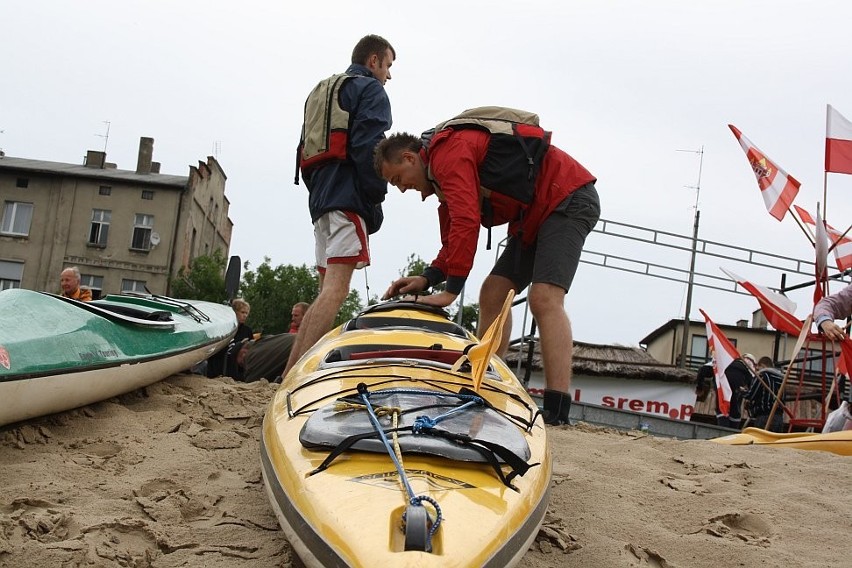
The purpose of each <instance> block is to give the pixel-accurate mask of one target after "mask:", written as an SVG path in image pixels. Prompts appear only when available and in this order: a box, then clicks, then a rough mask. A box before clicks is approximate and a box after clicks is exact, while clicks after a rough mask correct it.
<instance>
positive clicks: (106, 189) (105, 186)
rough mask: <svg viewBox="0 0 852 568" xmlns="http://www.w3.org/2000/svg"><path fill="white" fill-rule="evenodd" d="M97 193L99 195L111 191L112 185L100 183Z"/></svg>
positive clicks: (107, 193)
mask: <svg viewBox="0 0 852 568" xmlns="http://www.w3.org/2000/svg"><path fill="white" fill-rule="evenodd" d="M98 193H99V194H100V195H109V194H110V193H112V187H110V186H108V185H102V186H101V187H100V189H99V190H98Z"/></svg>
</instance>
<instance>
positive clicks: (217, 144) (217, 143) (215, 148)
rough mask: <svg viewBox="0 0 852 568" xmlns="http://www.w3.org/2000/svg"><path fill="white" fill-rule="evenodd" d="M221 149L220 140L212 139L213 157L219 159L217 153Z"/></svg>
mask: <svg viewBox="0 0 852 568" xmlns="http://www.w3.org/2000/svg"><path fill="white" fill-rule="evenodd" d="M221 151H222V141H221V140H214V141H213V157H214V158H216V159H217V160H218V159H219V153H220V152H221Z"/></svg>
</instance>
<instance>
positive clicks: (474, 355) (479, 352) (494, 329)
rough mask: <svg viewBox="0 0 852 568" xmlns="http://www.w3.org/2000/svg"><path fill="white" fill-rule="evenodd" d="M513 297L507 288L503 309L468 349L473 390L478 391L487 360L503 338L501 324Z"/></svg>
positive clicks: (508, 310) (510, 307)
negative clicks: (477, 341)
mask: <svg viewBox="0 0 852 568" xmlns="http://www.w3.org/2000/svg"><path fill="white" fill-rule="evenodd" d="M514 298H515V291H514V290H509V293H508V294H506V299H505V300H504V301H503V309H502V310H500V315H498V316H497V318H496V319H495V320H494V321H493V322H492V323H491V325H490V326H488V329H487V330H485V333H484V334H483V335H482V338H480V340H479V343H477V344H476V345H474V346H473V347H471V348H470V349H469V350H468V353H467V356H468V358H469V359H470V365H471V378H473V390H475V391H479V386H480V385H481V384H482V378H483V377H484V376H485V370H486V369H488V362H489V361H491V356H492V355H494V353H496V352H497V348H498V347H500V340H501V339H502V338H503V324H505V323H506V320H507V319H509V312H510V310H511V309H512V300H513V299H514Z"/></svg>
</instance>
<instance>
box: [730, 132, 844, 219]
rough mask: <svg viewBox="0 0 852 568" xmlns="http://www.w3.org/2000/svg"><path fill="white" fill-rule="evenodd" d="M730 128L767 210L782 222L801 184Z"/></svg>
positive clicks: (749, 141)
mask: <svg viewBox="0 0 852 568" xmlns="http://www.w3.org/2000/svg"><path fill="white" fill-rule="evenodd" d="M728 128H730V129H731V132H733V133H734V136H736V137H737V141H738V142H739V143H740V146H742V149H743V151H744V152H745V153H746V158H747V159H748V162H749V164H751V169H752V170H754V175H755V177H757V185H758V186H760V194H761V195H762V196H763V202H764V203H765V204H766V209H767V210H768V211H769V214H770V215H772V216H773V217H775V218H776V219H778V220H779V221H781V220H782V219H784V215H786V214H787V210H788V209H790V205H791V204H792V203H793V200H794V199H795V198H796V195H797V194H798V193H799V186H800V185H801V184H800V183H799V182H798V181H796V179H795V178H794V177H793V176H791V175H788V174H787V172H785V171H784V170H782V169H781V168H779V167H778V166H776V165H775V164H774V163H773V162H772V160H770V159H769V158H767V157H766V155H765V154H764V153H763V152H761V151H760V150H759V149H758V148H757V147H756V146H755V145H754V144H752V143H751V140H749V139H748V138H746V137H745V136H743V133H742V132H740V131H739V130H738V129H737V127H736V126H734V125H733V124H729V125H728ZM850 173H852V172H850Z"/></svg>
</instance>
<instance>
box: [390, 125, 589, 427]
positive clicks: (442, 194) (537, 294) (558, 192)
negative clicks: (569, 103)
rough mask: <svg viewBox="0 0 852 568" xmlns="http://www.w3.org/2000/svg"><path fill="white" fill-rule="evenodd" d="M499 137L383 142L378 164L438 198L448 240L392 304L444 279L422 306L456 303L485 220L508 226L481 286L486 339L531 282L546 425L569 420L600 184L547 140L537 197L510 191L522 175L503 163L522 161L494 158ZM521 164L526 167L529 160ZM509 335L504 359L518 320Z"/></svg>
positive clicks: (455, 132) (466, 134)
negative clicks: (572, 293) (574, 302)
mask: <svg viewBox="0 0 852 568" xmlns="http://www.w3.org/2000/svg"><path fill="white" fill-rule="evenodd" d="M492 138H494V135H493V134H492V133H489V132H488V131H486V130H484V129H477V128H463V127H462V128H446V129H444V130H440V131H439V132H437V133H435V135H434V136H433V137H432V139H431V141H430V142H429V146H428V148H427V147H425V146H424V144H423V141H422V140H421V138H419V137H417V136H414V135H411V134H406V133H398V134H394V135H393V136H391V137H389V138H388V139H387V140H384V141H382V142H381V143H379V145H378V146H377V148H376V152H375V160H374V165H375V167H376V170H377V171H378V172H379V173H380V174H381V176H382V177H383V178H384V179H386V180H387V181H388V182H389V183H390V184H391V185H394V186H396V187H397V188H399V189H400V191H402V192H405V191H407V190H409V189H415V190H417V191H418V192H419V193H420V196H421V198H422V199H424V200H425V199H426V198H427V197H429V196H430V195H432V194H435V195H437V197H438V200H439V202H440V203H439V206H438V218H439V221H440V226H441V243H442V247H441V250H440V252H439V253H438V256H437V258H435V260H434V261H432V263H431V265H430V266H429V267H428V268H427V269H426V270H425V271H424V272H423V274H422V275H419V276H409V277H404V278H400V279H398V280H396V281H394V282H393V283H392V284H391V285H390V287H389V288H388V290H387V292H385V295H384V299H387V298H390V297H393V296H397V295H399V294H412V293H417V292H421V291H423V290H426V289H427V288H429V287H430V286H434V285H436V284H439V283H441V282H444V281H446V290H445V291H443V292H439V293H437V294H432V295H430V296H425V297H418V298H417V301H419V302H423V303H427V304H432V305H436V306H440V307H446V306H448V305H450V304H451V303H452V302H453V301H454V300H455V299H456V297H457V296H458V295H459V293H460V292H461V290H462V288H463V286H464V284H465V280H466V279H467V276H468V275H469V273H470V270H471V268H472V266H473V259H474V256H475V254H476V247H477V241H478V237H479V225H480V223H481V224H482V225H483V226H485V227H489V228H490V227H492V226H496V225H501V224H505V223H508V224H509V235H510V236H509V241H508V244H507V246H506V249H505V250H504V252H503V254H502V255H501V256H500V258H499V259H498V260H497V262H496V264H495V265H494V268H493V269H492V271H491V274H489V275H488V277H486V279H485V281H484V282H483V284H482V288H481V290H480V297H479V308H480V321H479V332H480V336H481V334H482V333H483V332H484V331H485V330H486V329H488V326H489V325H490V324H491V323H492V322H493V321H494V319H495V318H496V317H497V315H498V314H499V312H500V309H501V307H502V305H503V301H504V300H505V298H506V295H507V293H508V292H509V290H511V289H513V290H515V292H516V293H517V292H520V291H521V290H524V289H525V288H526V287H527V286H529V287H530V290H529V293H528V294H527V301H528V302H529V307H530V310H531V311H532V314H533V317H535V320H536V322H537V325H538V327H539V330H540V337H541V352H542V358H543V363H544V373H545V382H546V389H545V394H544V412H543V414H544V418H545V422H546V423H548V424H557V425H558V424H567V423H568V411H569V409H570V405H571V396H570V394H569V388H570V385H571V364H572V353H571V352H572V346H573V337H572V333H571V323H570V320H569V319H568V315H567V314H566V313H565V308H564V299H565V294H566V292H567V291H568V289H569V288H570V287H571V282H572V280H573V278H574V274H575V272H576V270H577V266H578V264H579V261H580V253H581V252H582V248H583V244H584V242H585V239H586V236H587V235H588V234H589V233H590V232H591V231H592V229H593V228H594V226H595V224H596V223H597V221H598V218H599V217H600V202H599V200H598V195H597V191H596V190H595V186H594V183H595V178H594V176H592V174H590V173H589V172H588V171H587V170H586V169H585V168H584V167H583V166H582V165H581V164H580V163H579V162H577V161H576V160H574V159H573V158H572V157H571V156H569V155H568V154H566V153H565V152H563V151H562V150H560V149H558V148H556V147H554V146H550V145H549V144H548V145H546V146H545V149H544V150H543V152H544V153H543V157H541V159H540V162H539V163H537V164H536V168H537V169H536V172H535V174H534V178H532V177H531V179H533V181H534V190H532V195H531V198H530V199H526V202H524V198H523V197H522V198H520V199H519V198H518V195H519V194H520V193H522V192H520V191H518V190H517V188H515V187H509V186H510V185H511V184H512V182H511V181H508V180H513V179H514V180H516V179H518V176H517V175H514V176H513V175H512V172H500V171H499V168H500V164H509V163H515V164H516V165H517V160H505V159H502V158H501V159H500V160H497V161H496V162H495V161H491V160H489V159H488V158H487V157H488V156H490V155H493V154H494V152H491V150H492V144H493V143H494V142H493V141H492ZM518 148H519V151H520V146H519V147H518ZM528 157H529V156H528ZM521 162H523V167H526V160H525V159H522V160H521ZM495 163H496V164H497V166H495ZM530 163H532V162H530ZM531 171H532V170H531ZM514 173H515V174H517V172H514ZM504 174H505V175H504ZM524 176H526V172H524ZM522 177H523V176H522ZM484 180H487V181H488V186H486V184H485V181H484ZM504 180H506V181H505V183H501V182H502V181H504ZM503 329H504V334H503V338H502V343H501V345H500V348H499V349H498V352H497V353H498V355H500V356H501V357H502V356H505V354H506V351H507V349H508V342H509V333H510V332H511V324H508V325H506V326H505V327H504V328H503Z"/></svg>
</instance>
